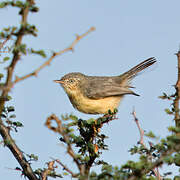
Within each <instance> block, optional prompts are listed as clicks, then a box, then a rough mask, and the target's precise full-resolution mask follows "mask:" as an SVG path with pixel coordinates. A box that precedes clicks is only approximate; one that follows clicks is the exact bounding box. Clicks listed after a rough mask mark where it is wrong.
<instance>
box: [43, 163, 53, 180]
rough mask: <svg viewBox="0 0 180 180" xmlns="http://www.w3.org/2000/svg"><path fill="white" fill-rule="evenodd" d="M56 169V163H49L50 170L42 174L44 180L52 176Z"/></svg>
mask: <svg viewBox="0 0 180 180" xmlns="http://www.w3.org/2000/svg"><path fill="white" fill-rule="evenodd" d="M54 168H55V167H54V161H51V162H48V168H47V169H46V170H45V171H44V172H43V173H42V180H47V176H48V174H50V173H51V172H52V171H53V170H54Z"/></svg>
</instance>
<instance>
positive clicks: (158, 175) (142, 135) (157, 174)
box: [132, 110, 162, 180]
mask: <svg viewBox="0 0 180 180" xmlns="http://www.w3.org/2000/svg"><path fill="white" fill-rule="evenodd" d="M132 115H133V117H134V121H135V123H136V125H137V127H138V130H139V134H140V141H139V143H140V144H141V145H142V146H144V148H146V149H147V147H146V145H145V143H144V130H143V129H142V128H141V126H140V123H139V120H138V118H137V116H136V112H135V110H133V112H132ZM149 157H150V159H152V155H151V154H149ZM152 171H153V173H154V174H155V176H156V177H157V180H162V177H161V175H160V173H159V169H158V167H157V166H155V167H154V168H153V169H152Z"/></svg>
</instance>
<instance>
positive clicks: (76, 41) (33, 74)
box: [13, 27, 95, 84]
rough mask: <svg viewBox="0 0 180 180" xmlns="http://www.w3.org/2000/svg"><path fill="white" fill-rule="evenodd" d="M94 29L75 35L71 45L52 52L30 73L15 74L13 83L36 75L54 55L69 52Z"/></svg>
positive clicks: (48, 63)
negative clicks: (20, 75)
mask: <svg viewBox="0 0 180 180" xmlns="http://www.w3.org/2000/svg"><path fill="white" fill-rule="evenodd" d="M94 30H95V28H94V27H91V28H90V29H89V30H88V31H87V32H85V33H84V34H82V35H76V39H75V40H74V41H73V42H72V43H71V45H70V46H69V47H67V48H65V49H63V50H61V51H59V52H55V53H53V55H52V56H51V57H50V58H49V59H48V60H47V61H46V62H44V63H43V64H42V65H41V66H40V67H38V68H37V69H35V70H34V71H33V72H32V73H29V74H27V75H25V76H22V77H17V76H16V79H15V81H14V82H13V83H14V84H15V83H17V82H19V81H22V80H24V79H27V78H29V77H31V76H37V75H38V73H39V71H41V70H42V69H43V68H44V67H46V66H48V65H50V63H51V62H52V61H53V59H54V58H55V57H56V56H60V55H62V54H64V53H66V52H69V51H73V50H74V47H75V45H76V44H77V43H78V42H79V41H80V40H81V39H82V38H84V37H85V36H87V35H88V34H89V33H90V32H92V31H94Z"/></svg>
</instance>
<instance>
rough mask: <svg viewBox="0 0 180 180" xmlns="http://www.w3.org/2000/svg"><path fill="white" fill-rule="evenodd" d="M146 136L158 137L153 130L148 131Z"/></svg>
mask: <svg viewBox="0 0 180 180" xmlns="http://www.w3.org/2000/svg"><path fill="white" fill-rule="evenodd" d="M145 136H147V137H150V138H156V136H155V134H154V133H153V132H152V131H150V132H148V133H146V134H145Z"/></svg>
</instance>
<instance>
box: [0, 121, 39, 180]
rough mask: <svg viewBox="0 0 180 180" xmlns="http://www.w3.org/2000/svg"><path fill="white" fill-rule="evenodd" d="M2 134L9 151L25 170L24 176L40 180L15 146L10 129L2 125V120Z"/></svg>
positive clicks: (0, 126) (0, 128) (0, 131)
mask: <svg viewBox="0 0 180 180" xmlns="http://www.w3.org/2000/svg"><path fill="white" fill-rule="evenodd" d="M0 133H1V136H2V137H3V139H4V143H5V145H6V146H7V147H8V148H9V150H10V151H11V152H12V154H13V155H14V157H15V158H16V159H17V161H18V162H19V164H20V165H21V167H22V169H23V174H24V175H26V176H27V177H28V178H29V179H30V180H38V178H37V177H36V175H35V174H34V172H33V170H32V169H31V166H30V164H29V162H28V161H27V160H26V158H25V156H24V155H23V153H22V151H21V150H20V149H19V148H18V146H17V145H16V144H15V141H14V140H13V139H12V137H11V135H10V133H9V129H8V128H7V127H6V126H5V125H4V124H2V120H1V119H0Z"/></svg>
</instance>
